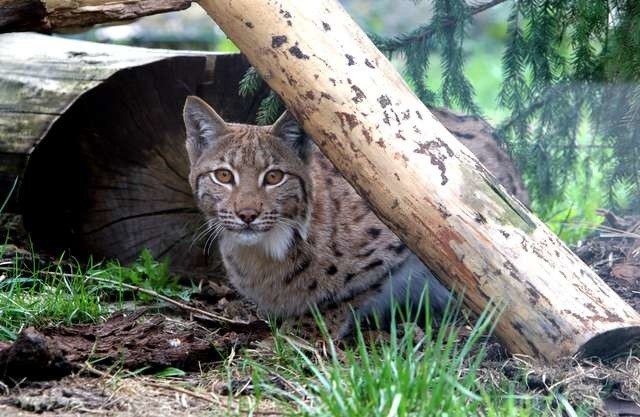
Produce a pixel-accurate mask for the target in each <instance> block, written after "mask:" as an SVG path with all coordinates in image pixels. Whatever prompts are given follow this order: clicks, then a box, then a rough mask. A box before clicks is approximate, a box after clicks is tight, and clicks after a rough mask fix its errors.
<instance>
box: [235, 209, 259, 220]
mask: <svg viewBox="0 0 640 417" xmlns="http://www.w3.org/2000/svg"><path fill="white" fill-rule="evenodd" d="M236 215H237V216H238V217H240V220H242V221H243V222H245V223H246V224H251V222H253V221H254V220H255V219H257V218H258V216H259V215H260V213H259V212H258V210H256V209H253V208H243V209H240V210H236Z"/></svg>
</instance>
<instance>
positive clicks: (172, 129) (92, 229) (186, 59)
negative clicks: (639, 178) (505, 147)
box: [0, 34, 527, 277]
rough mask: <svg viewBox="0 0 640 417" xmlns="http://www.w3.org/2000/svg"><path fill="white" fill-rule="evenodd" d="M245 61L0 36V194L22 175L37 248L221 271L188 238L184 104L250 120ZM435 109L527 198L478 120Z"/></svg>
mask: <svg viewBox="0 0 640 417" xmlns="http://www.w3.org/2000/svg"><path fill="white" fill-rule="evenodd" d="M247 68H248V63H247V61H246V60H245V59H244V58H243V57H242V56H240V55H237V54H230V55H216V54H209V53H202V52H185V51H162V50H150V49H143V48H130V47H124V46H115V45H103V44H95V43H89V42H79V41H73V40H68V39H61V38H54V37H49V36H43V35H37V34H5V35H0V192H2V195H1V196H0V197H3V196H5V195H6V194H7V193H9V191H10V190H11V189H12V188H13V185H14V182H15V181H16V179H17V180H19V181H18V184H17V189H16V190H15V191H14V193H13V197H14V199H13V201H12V204H10V206H9V208H10V209H11V210H12V211H14V212H18V213H21V214H22V215H23V218H24V223H25V226H26V228H27V230H28V231H29V232H30V234H31V238H32V240H33V242H34V244H35V245H36V248H37V249H39V250H46V251H50V252H54V253H59V252H61V251H69V250H70V251H71V253H72V254H74V255H76V256H78V257H80V258H84V257H88V256H90V255H92V256H93V257H94V258H97V259H102V258H105V257H106V258H117V259H120V260H121V261H123V262H125V263H126V262H131V261H133V260H134V259H136V257H137V256H138V255H139V254H140V251H141V250H143V249H144V248H148V249H150V250H151V252H152V253H153V254H154V255H155V256H156V257H163V256H167V257H169V259H170V260H171V266H172V267H173V268H174V270H176V271H179V272H183V273H184V272H185V271H186V272H188V273H189V274H191V275H193V274H196V275H200V276H202V275H207V276H212V277H215V276H218V277H219V276H221V272H220V271H218V270H217V269H216V265H217V261H216V258H215V256H212V257H207V256H206V255H205V254H204V251H203V247H202V246H203V245H202V242H193V239H194V237H195V236H196V234H197V233H196V232H197V230H196V229H197V227H198V226H199V225H201V224H202V222H203V221H204V220H203V219H202V217H201V216H200V214H199V212H198V210H197V208H196V206H195V203H194V200H193V197H192V196H191V188H190V186H189V184H188V182H187V180H186V177H187V174H188V162H187V161H188V160H187V156H186V151H185V147H184V140H185V137H184V135H185V133H184V125H183V122H182V118H181V109H182V106H183V104H184V101H185V98H186V96H187V95H189V94H198V95H200V96H201V97H203V98H204V99H205V100H207V101H208V102H210V103H211V104H212V105H214V106H215V108H216V109H218V111H219V112H220V113H221V114H222V115H223V116H224V117H225V119H227V120H232V121H236V122H248V121H252V120H254V119H255V114H256V112H257V109H258V105H259V103H260V101H261V99H262V98H263V97H265V95H266V94H267V89H266V87H265V88H263V89H262V90H261V92H260V93H259V94H258V95H257V96H256V97H253V98H251V99H248V98H247V99H245V98H242V97H240V96H239V95H238V83H239V81H240V78H241V77H242V75H243V74H244V73H245V71H246V69H247ZM437 112H438V113H437V114H438V115H439V117H440V118H441V120H442V122H443V123H444V124H445V125H446V126H448V127H449V128H450V129H451V130H452V131H455V132H458V134H459V135H460V136H459V137H460V141H462V142H463V143H465V144H466V145H467V146H469V147H470V148H471V149H472V150H473V151H474V152H475V153H476V155H478V157H479V158H481V159H482V160H483V161H486V163H487V164H489V165H490V166H491V168H492V171H493V172H494V173H495V175H496V176H497V177H498V178H500V179H501V181H502V184H503V185H504V186H505V187H506V188H507V189H508V190H509V191H510V192H512V193H516V194H517V195H518V196H521V197H522V198H524V199H526V198H527V195H526V191H525V190H524V187H523V185H522V181H521V179H520V175H519V173H518V172H517V170H516V169H515V167H514V166H513V163H512V162H511V161H510V160H509V158H508V157H507V155H506V153H504V152H503V151H502V150H501V149H500V148H499V147H498V146H497V143H496V141H495V140H493V137H492V130H491V128H490V126H489V125H488V124H487V123H486V122H484V121H482V120H480V119H478V118H476V117H474V116H463V115H459V114H455V113H452V112H449V111H445V110H437ZM213 252H215V251H213Z"/></svg>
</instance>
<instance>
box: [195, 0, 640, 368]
mask: <svg viewBox="0 0 640 417" xmlns="http://www.w3.org/2000/svg"><path fill="white" fill-rule="evenodd" d="M200 4H201V6H203V7H204V8H205V10H207V12H208V13H209V14H210V15H211V17H212V18H213V19H214V20H215V21H216V23H217V24H218V25H220V27H221V28H222V29H223V30H224V31H225V33H226V34H227V35H228V36H229V37H230V38H231V40H233V42H234V43H235V44H236V45H237V46H238V47H239V48H240V50H241V51H243V52H244V53H245V54H246V55H247V57H248V59H249V61H250V62H251V63H252V64H253V65H254V66H255V67H256V68H257V69H258V71H259V72H260V74H261V75H262V76H263V77H264V79H265V80H266V81H267V82H268V83H269V85H270V86H271V88H272V89H274V90H275V91H276V92H277V93H278V94H279V95H280V96H281V97H282V99H283V100H284V102H285V103H286V104H287V106H288V107H289V109H290V110H291V111H292V112H293V113H294V114H295V115H296V117H297V119H298V120H299V121H300V122H301V123H302V124H303V126H304V128H305V130H306V131H307V132H308V133H310V134H311V135H312V136H313V137H314V138H315V140H316V142H317V144H318V145H319V146H320V148H321V149H322V150H323V151H324V153H325V154H326V155H327V156H328V157H329V158H330V159H331V161H332V162H333V163H334V164H335V166H336V167H337V168H338V169H339V170H340V171H341V172H342V173H343V174H344V176H345V177H346V178H347V179H348V180H349V181H350V182H351V183H352V184H353V185H354V186H355V187H356V189H357V190H358V191H359V192H360V194H361V195H362V196H364V197H365V198H366V199H367V200H368V201H369V203H370V204H371V206H372V207H373V208H374V209H375V211H376V213H377V214H378V216H379V217H380V218H381V219H382V220H383V221H384V222H385V223H386V224H387V225H389V226H390V227H391V228H392V229H393V230H394V231H395V232H396V233H397V234H398V235H399V236H400V237H401V238H402V239H403V240H404V241H405V242H406V243H407V244H408V245H409V246H410V247H411V249H412V250H413V251H414V252H416V253H417V254H418V255H419V256H420V257H421V259H422V260H423V261H424V262H426V263H427V264H428V265H429V266H430V267H431V268H432V269H433V270H434V271H435V272H436V273H437V275H438V276H439V277H440V278H441V280H443V281H444V282H445V283H446V284H447V285H448V286H449V287H456V288H459V289H464V296H465V301H466V303H467V305H468V306H469V307H471V308H472V309H473V310H474V311H476V312H480V311H482V310H483V309H484V308H486V307H487V306H488V305H489V304H490V303H491V302H492V301H493V302H496V303H498V304H500V305H502V306H503V307H504V312H503V314H502V316H501V319H500V320H499V322H498V323H497V327H496V330H495V332H496V334H497V336H498V337H499V338H500V339H501V340H502V341H503V342H504V344H505V346H506V347H507V348H508V349H510V350H511V351H512V352H514V353H524V354H529V355H533V356H536V357H540V358H545V359H548V360H554V359H557V358H558V357H561V356H567V355H573V354H575V353H577V352H581V353H584V354H604V353H606V354H610V353H612V352H614V351H620V350H622V349H624V348H626V347H627V346H628V344H629V343H630V342H631V341H633V340H634V339H637V338H638V336H639V335H640V315H639V314H638V313H637V312H636V311H635V310H633V309H632V308H631V307H630V306H629V305H627V304H626V303H625V302H624V301H623V300H622V299H620V297H619V296H617V295H616V294H615V293H614V292H613V291H612V290H611V289H610V288H609V287H608V286H607V285H606V284H605V283H604V282H603V281H602V280H601V279H600V278H599V277H598V276H597V275H596V274H595V273H594V272H593V271H591V270H590V269H589V268H588V267H587V266H586V265H585V264H584V263H583V262H582V261H580V259H578V258H577V257H576V256H575V255H574V254H573V253H571V251H570V250H569V249H568V248H567V247H566V246H565V245H564V244H563V243H562V242H561V241H560V240H559V239H558V237H557V236H555V235H554V234H553V233H552V232H551V231H550V230H549V229H548V228H547V227H546V226H545V225H544V224H543V223H542V222H541V221H540V220H538V219H537V218H536V217H535V216H533V215H532V214H531V213H530V212H529V211H528V210H527V209H526V207H524V206H523V205H522V204H520V202H518V201H517V200H516V199H514V198H513V197H511V196H510V195H508V194H507V193H505V192H504V190H503V189H502V188H501V187H500V186H499V185H498V184H497V183H496V181H495V179H494V178H493V177H492V176H491V174H489V173H488V172H487V170H486V169H485V167H483V166H482V165H481V164H479V163H478V161H477V159H476V158H474V156H473V155H472V154H471V153H470V152H469V151H468V150H467V149H465V148H464V147H463V146H461V145H460V144H459V143H458V142H456V141H455V140H453V137H452V135H451V133H449V132H448V131H447V130H446V129H445V128H444V127H443V126H442V125H441V124H440V123H439V122H438V121H437V119H436V118H435V117H434V116H433V115H432V113H431V112H430V111H429V110H428V109H427V108H426V107H425V106H424V105H423V104H422V103H421V102H420V101H419V100H418V99H417V98H416V97H415V95H413V93H412V92H411V91H410V89H409V88H408V87H407V85H406V84H405V83H404V81H403V80H402V78H401V77H400V76H399V75H398V74H397V72H396V71H395V70H394V68H393V67H392V65H391V64H390V63H389V61H388V60H387V59H386V58H385V57H384V56H383V55H382V54H381V53H380V52H379V51H378V50H377V49H376V48H375V47H374V45H373V44H372V43H371V41H370V40H369V39H368V38H367V36H366V35H365V34H364V32H362V30H361V29H360V28H359V27H358V26H357V25H356V24H355V23H354V22H353V21H352V20H351V18H350V17H349V16H348V15H347V13H346V12H345V11H344V10H343V9H342V7H341V6H340V5H339V4H338V2H337V1H335V0H316V1H313V2H297V1H291V0H282V1H279V2H273V1H270V0H201V1H200Z"/></svg>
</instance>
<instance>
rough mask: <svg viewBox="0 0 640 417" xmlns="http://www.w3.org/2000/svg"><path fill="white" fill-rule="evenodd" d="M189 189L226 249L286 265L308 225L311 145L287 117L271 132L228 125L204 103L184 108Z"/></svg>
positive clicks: (191, 102) (192, 102) (191, 103)
mask: <svg viewBox="0 0 640 417" xmlns="http://www.w3.org/2000/svg"><path fill="white" fill-rule="evenodd" d="M183 115H184V122H185V125H186V132H187V143H186V145H187V153H188V155H189V161H190V165H191V169H190V172H189V182H190V183H191V187H192V189H193V193H194V196H195V198H196V201H197V204H198V207H199V208H200V210H201V211H202V212H203V213H204V215H205V216H206V217H207V219H208V222H209V229H210V230H211V232H212V233H214V234H218V233H219V234H220V239H221V244H224V245H236V246H256V248H257V249H262V250H264V252H265V254H266V255H268V256H271V257H272V258H275V259H283V258H284V257H285V256H286V254H287V253H288V249H289V247H290V246H291V244H292V242H293V240H294V237H296V236H300V237H302V238H303V239H304V238H306V234H307V228H308V222H309V204H310V201H309V199H310V198H311V181H310V177H309V165H308V162H309V158H310V147H311V143H310V141H309V139H308V137H307V136H306V135H305V134H304V132H303V131H302V130H301V128H300V127H299V126H298V124H297V123H296V121H295V119H294V118H293V117H292V116H291V115H290V114H289V113H288V112H285V113H284V114H283V115H282V116H281V117H280V118H279V119H278V120H277V121H276V122H275V123H274V124H273V125H272V126H254V125H245V124H235V123H226V122H225V121H224V120H222V118H221V117H220V116H219V115H218V114H217V113H216V112H215V111H214V110H213V109H212V108H211V107H210V106H209V105H208V104H207V103H205V102H204V101H202V100H201V99H199V98H197V97H194V96H190V97H187V101H186V103H185V106H184V114H183Z"/></svg>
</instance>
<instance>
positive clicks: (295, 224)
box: [184, 97, 449, 335]
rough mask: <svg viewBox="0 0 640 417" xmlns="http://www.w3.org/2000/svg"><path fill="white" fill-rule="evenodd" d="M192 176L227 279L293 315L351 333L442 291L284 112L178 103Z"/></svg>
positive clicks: (259, 301)
mask: <svg viewBox="0 0 640 417" xmlns="http://www.w3.org/2000/svg"><path fill="white" fill-rule="evenodd" d="M184 121H185V125H186V132H187V141H186V147H187V153H188V156H189V160H190V164H191V169H190V174H189V181H190V184H191V187H192V189H193V193H194V196H195V198H196V200H197V204H198V207H199V208H200V210H201V211H202V213H203V214H204V215H205V217H206V218H207V219H208V226H209V230H210V233H211V234H212V235H213V236H215V237H216V238H217V240H218V243H219V250H220V255H221V258H222V261H223V264H224V266H225V268H226V271H227V275H228V277H229V280H230V281H231V283H232V284H233V286H234V287H235V288H236V289H237V290H238V291H239V292H240V293H241V294H242V295H244V296H246V297H248V298H249V299H251V300H253V301H254V302H255V304H256V305H257V306H258V307H259V308H260V309H261V310H263V311H266V312H268V313H271V314H274V315H276V316H280V317H284V318H290V317H298V316H301V315H304V314H305V313H308V312H309V309H310V308H311V307H312V306H316V307H317V308H318V309H319V310H320V311H321V312H322V313H323V314H324V316H325V319H327V320H329V321H330V323H331V326H330V327H333V328H334V329H337V332H338V334H339V335H345V334H348V333H349V332H350V331H351V330H352V328H353V324H354V314H351V312H352V311H355V318H356V319H363V318H367V317H371V316H372V315H376V316H378V318H382V319H384V318H385V317H386V318H388V317H389V315H388V312H389V311H391V309H390V303H391V302H392V300H397V301H399V302H401V303H406V302H409V303H411V304H413V305H414V306H417V305H420V304H421V303H420V301H421V300H419V299H418V298H419V297H420V296H421V295H422V294H423V293H424V289H425V286H428V287H429V293H430V299H431V305H432V307H434V308H436V309H439V310H441V309H443V308H444V306H445V304H446V303H447V301H448V298H449V293H448V291H447V290H446V289H445V288H444V287H443V286H442V285H441V284H440V283H439V282H438V281H437V280H436V279H435V278H434V276H433V275H432V273H431V272H430V270H429V269H428V268H427V267H426V266H425V265H424V264H423V263H422V262H421V261H420V260H419V259H418V258H417V257H416V256H415V255H414V254H413V253H412V252H411V251H410V250H409V249H408V248H407V247H406V246H405V245H404V244H403V243H402V241H400V239H398V237H397V236H396V235H395V234H393V233H392V232H391V231H390V230H389V229H388V228H387V227H386V226H385V225H384V224H383V223H382V222H381V221H380V220H379V219H378V218H377V217H376V216H375V214H374V213H373V212H372V211H371V209H370V208H369V207H368V206H367V203H366V202H365V201H364V200H363V199H362V198H361V197H360V196H359V195H358V194H357V193H356V191H355V190H354V189H353V188H352V187H351V185H349V184H348V183H347V182H346V180H345V179H344V178H343V177H342V176H341V175H340V173H339V172H338V171H337V170H336V169H335V168H334V167H333V165H332V164H331V162H330V161H329V160H328V159H326V158H325V156H324V155H323V154H322V152H321V151H320V150H319V149H318V148H317V147H316V146H315V145H314V144H313V142H312V141H311V140H310V138H309V137H308V136H307V135H305V133H304V132H303V131H302V130H301V128H300V127H299V125H298V124H297V123H296V121H295V119H294V118H293V117H292V116H291V115H290V114H289V113H288V112H285V113H284V114H283V115H282V116H281V117H280V118H279V119H278V120H277V121H276V122H275V123H274V124H273V125H272V126H253V125H246V124H235V123H226V122H225V121H224V120H223V119H222V118H221V117H220V116H219V115H218V114H217V113H216V112H215V111H214V110H213V109H212V108H211V107H210V106H209V105H208V104H207V103H205V102H204V101H202V100H201V99H199V98H197V97H188V98H187V101H186V104H185V108H184Z"/></svg>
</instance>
